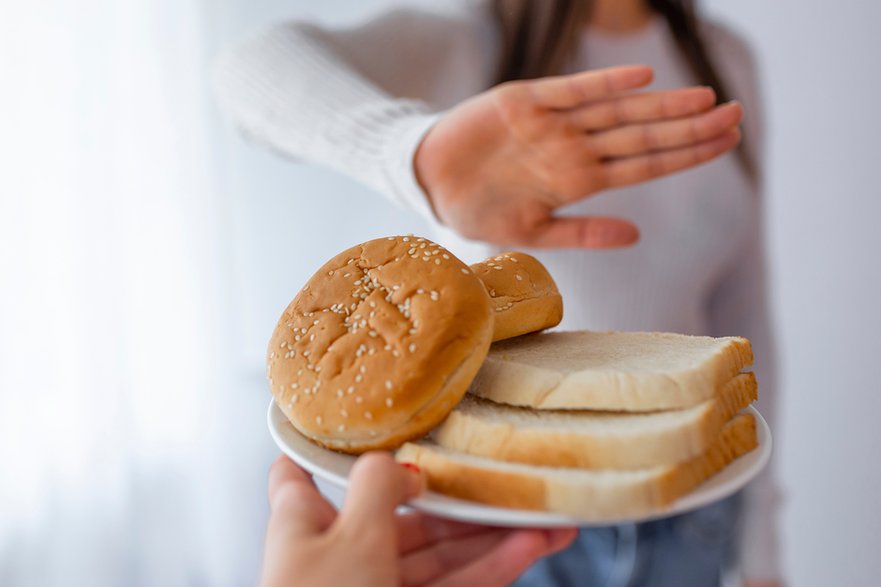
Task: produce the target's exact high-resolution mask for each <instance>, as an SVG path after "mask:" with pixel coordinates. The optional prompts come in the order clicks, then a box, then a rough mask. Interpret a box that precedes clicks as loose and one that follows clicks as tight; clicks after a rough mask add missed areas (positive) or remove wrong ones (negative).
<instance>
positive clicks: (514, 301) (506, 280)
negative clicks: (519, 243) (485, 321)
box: [471, 252, 563, 342]
mask: <svg viewBox="0 0 881 587" xmlns="http://www.w3.org/2000/svg"><path fill="white" fill-rule="evenodd" d="M471 270H472V271H474V274H475V275H477V276H478V277H479V278H480V279H481V281H483V283H484V285H485V286H486V291H487V293H488V294H489V296H490V303H491V304H492V308H493V312H494V316H495V325H494V326H493V342H495V341H499V340H504V339H507V338H512V337H515V336H520V335H523V334H528V333H530V332H537V331H539V330H544V329H545V328H552V327H554V326H556V325H557V324H559V323H560V321H561V320H562V319H563V297H562V296H561V295H560V291H559V290H558V289H557V284H556V283H554V279H553V278H552V277H551V274H550V273H548V270H547V269H546V268H545V266H544V265H542V264H541V262H540V261H539V260H538V259H536V258H535V257H533V256H531V255H527V254H526V253H521V252H508V253H502V254H501V255H496V256H495V257H492V258H490V259H486V260H485V261H481V262H480V263H475V264H474V265H471Z"/></svg>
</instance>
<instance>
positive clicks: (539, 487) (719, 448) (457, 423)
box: [397, 253, 757, 520]
mask: <svg viewBox="0 0 881 587" xmlns="http://www.w3.org/2000/svg"><path fill="white" fill-rule="evenodd" d="M517 257H520V258H521V259H523V258H524V257H527V256H525V255H523V254H522V253H518V254H517ZM505 258H510V257H503V258H502V259H505ZM529 259H530V260H531V261H530V262H534V263H538V262H537V261H535V260H534V259H531V258H529ZM494 266H495V267H499V266H501V267H502V270H500V272H498V273H496V272H495V271H493V272H492V273H490V275H489V276H488V277H489V278H491V279H490V283H492V281H493V280H494V281H495V282H496V283H497V282H498V281H499V280H503V279H504V277H505V273H504V271H505V269H506V268H507V265H506V264H504V263H502V262H497V263H495V264H494ZM472 269H474V270H475V272H476V273H478V275H481V273H482V272H483V273H484V274H485V270H484V271H481V269H485V268H481V267H477V266H472ZM531 272H532V273H538V274H539V275H543V276H544V277H542V281H543V282H544V283H546V282H547V281H548V280H549V279H550V277H549V276H547V275H546V273H542V270H541V269H539V268H533V269H532V271H531ZM486 280H487V279H486V278H485V281H486ZM551 284H553V282H552V281H551ZM510 285H511V284H509V286H510ZM497 287H500V290H501V289H502V288H505V287H506V286H504V284H501V285H498V284H497ZM487 288H488V290H489V292H490V294H491V296H492V297H493V299H494V300H495V299H497V298H500V297H501V298H504V297H505V296H499V295H498V294H499V291H496V290H494V289H493V287H492V285H490V284H489V283H488V284H487ZM533 292H536V295H534V296H527V300H528V301H527V303H528V305H529V306H530V308H529V315H531V316H532V317H533V318H535V317H536V316H538V317H542V316H546V315H548V314H551V315H555V314H556V311H555V310H551V311H549V312H542V311H541V309H542V307H543V302H542V299H541V298H543V297H554V293H555V292H556V289H555V288H549V287H545V286H542V287H539V288H533ZM538 292H543V293H538ZM493 294H496V295H493ZM557 295H558V294H557ZM514 297H517V296H514ZM558 303H559V300H555V301H551V302H544V307H545V308H553V307H554V306H556V305H557V304H558ZM517 306H518V303H517V302H511V301H504V302H502V303H500V304H496V309H497V310H498V308H500V307H501V308H503V309H502V310H498V312H499V314H504V313H507V312H511V311H513V310H514V309H515V308H517ZM505 318H508V319H507V320H506V319H503V320H502V321H501V322H502V324H503V325H505V324H506V322H513V323H519V324H522V321H521V322H518V321H517V320H515V319H513V318H511V317H505ZM556 320H557V322H559V318H556ZM496 322H497V324H498V323H499V319H498V316H497V318H496ZM555 324H556V323H555ZM534 325H535V324H534V323H533V326H534ZM495 339H496V342H494V343H493V344H492V346H491V347H490V350H489V354H488V356H487V358H486V359H485V361H484V363H483V366H482V367H481V369H480V371H479V372H478V374H477V376H476V378H475V379H474V381H473V382H472V384H471V387H470V389H469V393H468V394H467V395H466V397H465V398H464V399H463V401H461V402H460V403H459V404H458V405H457V406H456V407H455V408H454V409H453V411H452V412H451V413H450V415H449V416H448V417H447V419H446V420H445V421H444V422H443V423H442V424H441V425H440V426H438V427H437V428H436V429H435V430H434V431H433V432H432V434H431V435H430V436H429V437H428V438H427V439H424V440H422V441H420V442H415V443H407V444H405V445H404V446H403V447H401V448H400V449H399V450H398V453H397V457H398V459H399V460H402V461H409V462H414V463H416V464H417V465H418V466H419V467H420V468H421V469H423V470H424V471H426V474H427V476H428V481H429V485H430V487H432V488H433V489H434V490H436V491H438V492H441V493H444V494H447V495H451V496H455V497H459V498H463V499H469V500H474V501H479V502H484V503H488V504H493V505H498V506H504V507H510V508H518V509H539V510H551V511H557V512H562V513H567V514H571V515H575V516H581V517H588V518H591V519H595V520H602V519H608V520H616V519H624V518H632V517H639V516H641V515H645V514H648V513H652V512H657V511H661V510H663V508H665V507H667V506H669V505H670V504H671V503H672V502H674V501H675V500H676V499H678V498H680V497H682V496H683V495H685V494H686V493H688V492H689V491H691V490H692V489H694V488H695V487H696V486H698V485H699V484H700V483H702V482H703V481H704V480H706V479H707V478H709V477H710V476H712V475H714V474H716V473H718V472H719V471H721V470H722V469H723V468H725V467H726V466H727V465H728V464H729V463H731V462H732V461H733V460H734V459H736V458H738V457H739V456H741V455H743V454H745V453H747V452H749V451H751V450H752V449H754V448H755V447H756V446H757V438H756V423H755V419H754V417H753V416H752V414H749V413H743V410H744V408H746V406H748V405H749V404H750V403H752V402H753V401H755V400H756V398H757V384H756V379H755V376H754V375H753V374H752V373H751V372H743V369H744V368H745V367H747V366H749V365H750V364H751V363H752V360H753V356H752V350H751V347H750V343H749V341H748V340H746V339H744V338H738V337H728V338H710V337H698V336H686V335H680V334H668V333H635V332H544V333H538V334H526V335H520V336H516V329H513V330H512V329H510V328H507V327H506V328H505V330H504V331H503V332H501V333H500V332H499V331H498V328H497V329H496V336H495ZM499 339H503V340H499Z"/></svg>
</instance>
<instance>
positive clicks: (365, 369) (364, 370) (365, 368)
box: [358, 365, 367, 373]
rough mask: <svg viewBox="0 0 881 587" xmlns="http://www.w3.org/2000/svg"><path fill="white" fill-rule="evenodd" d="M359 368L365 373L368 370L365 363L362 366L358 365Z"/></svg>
mask: <svg viewBox="0 0 881 587" xmlns="http://www.w3.org/2000/svg"><path fill="white" fill-rule="evenodd" d="M358 370H359V371H360V372H361V373H364V372H366V371H367V367H365V366H364V365H361V366H360V367H358Z"/></svg>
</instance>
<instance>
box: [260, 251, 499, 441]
mask: <svg viewBox="0 0 881 587" xmlns="http://www.w3.org/2000/svg"><path fill="white" fill-rule="evenodd" d="M492 324H493V317H492V310H491V309H490V305H489V299H488V297H487V295H486V292H485V290H484V287H483V284H482V282H481V281H480V280H479V279H478V278H477V277H476V276H475V275H474V273H473V272H472V271H471V270H470V269H469V268H468V266H467V265H465V264H464V263H462V262H461V261H460V260H459V259H457V258H456V257H455V256H454V255H452V254H451V253H449V251H447V250H445V249H444V248H443V247H440V246H439V245H437V244H435V243H433V242H431V241H429V240H427V239H424V238H420V237H413V236H406V237H386V238H380V239H375V240H372V241H368V242H366V243H363V244H361V245H357V246H355V247H352V248H350V249H347V250H346V251H343V252H341V253H340V254H338V255H336V256H335V257H334V258H332V259H331V260H329V261H328V262H327V263H325V264H324V265H323V266H322V267H321V268H320V269H319V270H318V271H317V272H316V273H315V274H314V275H313V276H312V277H311V278H310V279H309V281H308V282H307V283H306V284H305V285H304V287H303V289H302V290H301V291H300V292H299V293H298V294H297V295H296V297H295V298H294V299H293V301H291V303H290V304H289V305H288V307H287V308H286V309H285V311H284V312H283V314H282V316H281V318H280V319H279V321H278V324H277V326H276V328H275V331H274V332H273V334H272V338H271V339H270V342H269V348H268V351H267V355H268V356H267V372H268V378H269V383H270V389H271V390H272V394H273V396H274V397H275V400H276V403H277V404H278V406H279V408H280V409H281V410H282V412H284V413H285V415H286V416H287V417H288V419H289V420H290V421H291V423H292V424H293V425H294V427H295V428H296V429H297V430H298V431H300V432H301V433H302V434H304V435H305V436H307V437H308V438H310V439H311V440H313V441H315V442H317V443H318V444H321V445H322V446H325V447H327V448H331V449H334V450H339V451H343V452H348V453H352V454H358V453H361V452H364V451H367V450H372V449H384V448H395V447H397V446H399V445H400V443H401V442H403V441H404V440H407V439H412V438H417V437H419V436H422V435H424V434H425V433H427V432H428V431H429V430H430V429H431V428H433V427H434V426H436V425H437V424H438V423H439V422H440V421H441V420H443V419H444V418H445V417H446V415H447V414H448V413H449V411H450V410H451V409H452V408H453V407H454V406H455V405H456V404H457V403H458V402H459V400H460V399H461V398H462V395H464V393H465V391H466V389H467V387H468V384H469V383H470V381H471V380H472V379H473V377H474V374H475V373H476V372H477V370H478V369H479V367H480V364H481V363H482V361H483V359H484V357H485V356H486V352H487V350H488V348H489V344H490V341H491V338H492Z"/></svg>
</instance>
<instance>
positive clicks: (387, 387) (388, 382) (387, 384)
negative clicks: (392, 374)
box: [385, 379, 392, 389]
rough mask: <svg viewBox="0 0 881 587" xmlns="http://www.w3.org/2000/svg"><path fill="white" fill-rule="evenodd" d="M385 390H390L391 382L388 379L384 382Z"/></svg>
mask: <svg viewBox="0 0 881 587" xmlns="http://www.w3.org/2000/svg"><path fill="white" fill-rule="evenodd" d="M385 388H386V389H391V388H392V382H391V380H390V379H387V380H386V382H385Z"/></svg>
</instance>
